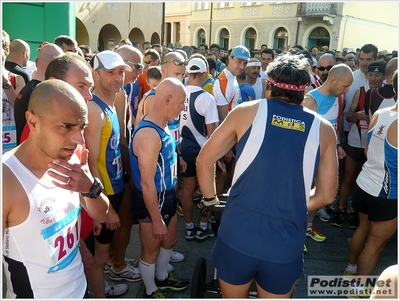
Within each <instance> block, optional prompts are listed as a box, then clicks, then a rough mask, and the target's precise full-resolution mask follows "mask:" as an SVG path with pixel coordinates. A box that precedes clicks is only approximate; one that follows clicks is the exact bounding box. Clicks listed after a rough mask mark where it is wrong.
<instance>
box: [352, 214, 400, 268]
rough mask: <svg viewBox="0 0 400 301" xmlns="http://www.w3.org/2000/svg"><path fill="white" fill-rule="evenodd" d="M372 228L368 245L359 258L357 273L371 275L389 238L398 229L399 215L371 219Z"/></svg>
mask: <svg viewBox="0 0 400 301" xmlns="http://www.w3.org/2000/svg"><path fill="white" fill-rule="evenodd" d="M370 223H371V230H370V232H369V235H368V238H367V245H366V246H365V248H364V250H363V251H362V252H361V254H360V257H359V258H358V264H357V275H371V274H372V273H373V271H374V269H375V266H376V263H377V262H378V259H379V255H380V254H381V252H382V250H383V248H384V247H385V245H386V243H387V241H388V239H389V238H391V237H392V235H393V234H394V233H395V232H396V230H397V217H396V218H394V219H392V220H389V221H381V222H373V221H371V222H370Z"/></svg>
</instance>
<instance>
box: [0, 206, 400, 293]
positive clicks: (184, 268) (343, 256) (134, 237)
mask: <svg viewBox="0 0 400 301" xmlns="http://www.w3.org/2000/svg"><path fill="white" fill-rule="evenodd" d="M195 207H196V206H195ZM195 210H198V209H197V208H196V209H195ZM194 216H195V217H196V216H197V217H198V216H199V213H197V214H196V213H195V215H194ZM314 225H315V226H316V227H317V228H318V229H319V231H320V232H322V233H323V234H325V235H326V236H327V239H326V241H325V242H323V243H318V242H314V241H313V240H311V239H310V238H307V241H306V245H307V247H308V254H306V255H305V256H304V273H303V275H302V276H301V277H300V278H299V280H298V284H297V286H296V289H295V291H294V294H293V298H310V296H307V276H309V275H341V274H342V273H343V270H344V268H345V267H346V264H347V256H348V244H347V240H348V238H349V237H351V235H352V233H353V232H354V230H352V229H350V228H349V227H348V225H347V221H345V222H344V223H343V225H342V227H340V228H338V227H333V226H331V225H330V224H329V223H323V222H321V221H320V220H319V218H318V217H316V218H315V220H314ZM178 233H179V239H178V243H177V244H176V246H175V250H176V251H178V252H181V253H183V254H184V255H185V256H186V258H185V260H184V261H183V262H180V263H174V264H173V266H174V268H175V270H174V275H175V276H178V277H181V278H186V279H191V278H192V276H193V270H194V268H195V265H196V262H197V260H198V258H200V257H204V258H205V259H206V263H207V277H206V279H207V283H208V282H210V281H211V280H212V279H213V274H214V266H213V263H212V260H211V252H212V248H213V245H214V242H215V237H214V238H209V239H207V240H206V241H204V242H197V241H191V242H188V241H186V240H185V238H184V233H185V223H184V220H183V217H178ZM397 245H398V241H397V234H396V235H395V236H394V237H393V238H392V239H391V240H390V243H389V244H388V245H387V246H386V248H385V250H384V251H383V252H382V255H381V257H380V260H379V262H378V265H377V267H376V269H375V272H374V274H377V275H378V274H380V273H381V272H382V271H383V270H384V269H385V268H386V267H387V266H389V265H392V264H395V263H397ZM139 253H140V243H139V238H138V225H134V226H133V227H132V231H131V239H130V244H129V246H128V249H127V252H126V255H127V256H128V257H135V258H138V256H139ZM106 279H108V276H106ZM127 283H128V284H129V291H128V292H127V293H126V294H125V295H124V296H123V297H122V298H142V297H143V291H144V285H143V283H142V281H140V282H131V283H130V282H127ZM3 288H4V281H3ZM3 296H4V289H3ZM205 297H207V298H220V295H218V294H210V293H207V294H206V295H205ZM167 298H190V286H189V288H187V289H186V290H184V291H182V292H169V291H168V292H167Z"/></svg>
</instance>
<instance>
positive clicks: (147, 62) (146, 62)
mask: <svg viewBox="0 0 400 301" xmlns="http://www.w3.org/2000/svg"><path fill="white" fill-rule="evenodd" d="M154 61H155V60H150V61H143V63H145V64H146V65H148V64H150V63H151V62H154Z"/></svg>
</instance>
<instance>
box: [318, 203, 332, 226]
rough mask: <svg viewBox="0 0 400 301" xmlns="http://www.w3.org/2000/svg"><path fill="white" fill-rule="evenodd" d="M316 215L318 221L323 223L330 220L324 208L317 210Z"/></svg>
mask: <svg viewBox="0 0 400 301" xmlns="http://www.w3.org/2000/svg"><path fill="white" fill-rule="evenodd" d="M317 215H318V216H319V219H320V220H321V221H323V222H325V223H327V222H329V221H330V220H331V216H330V215H329V213H328V212H326V209H325V207H322V208H321V209H319V210H317Z"/></svg>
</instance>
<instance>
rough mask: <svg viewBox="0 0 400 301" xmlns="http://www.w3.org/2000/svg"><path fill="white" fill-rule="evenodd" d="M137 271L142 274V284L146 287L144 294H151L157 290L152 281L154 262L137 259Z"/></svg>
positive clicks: (154, 269) (154, 268)
mask: <svg viewBox="0 0 400 301" xmlns="http://www.w3.org/2000/svg"><path fill="white" fill-rule="evenodd" d="M139 271H140V275H142V279H143V283H144V286H145V287H146V294H147V295H151V294H152V293H153V292H154V291H156V290H157V286H156V284H155V282H154V275H155V271H156V264H155V263H153V264H150V263H146V262H144V261H142V259H141V258H140V259H139Z"/></svg>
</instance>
